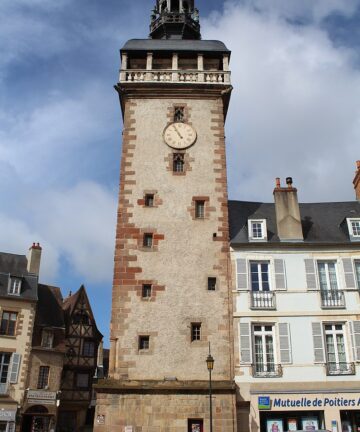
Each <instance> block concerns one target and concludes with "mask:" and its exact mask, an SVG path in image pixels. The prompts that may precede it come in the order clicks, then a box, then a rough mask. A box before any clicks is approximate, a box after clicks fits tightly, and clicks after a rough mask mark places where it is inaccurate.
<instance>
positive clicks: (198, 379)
mask: <svg viewBox="0 0 360 432" xmlns="http://www.w3.org/2000/svg"><path fill="white" fill-rule="evenodd" d="M194 3H195V2H194V1H193V0H158V1H157V2H156V5H155V8H154V10H153V13H152V15H151V24H150V37H149V39H133V40H129V41H128V42H126V44H125V45H124V47H123V48H122V49H121V70H120V78H119V82H118V83H117V85H116V86H115V88H116V90H117V92H118V94H119V98H120V104H121V110H122V115H123V121H124V128H123V141H122V148H121V174H120V191H119V207H118V217H117V232H116V243H115V260H114V261H115V262H114V279H113V296H112V317H111V349H110V372H109V373H110V377H109V378H108V379H107V380H104V381H100V382H99V383H98V385H97V388H96V391H97V407H96V415H95V430H96V431H97V432H105V431H106V432H113V431H115V430H116V431H126V432H131V431H133V432H135V431H136V432H137V431H141V432H153V431H156V432H168V431H172V432H175V431H176V432H180V431H184V432H186V431H189V432H194V431H196V432H198V431H199V432H200V431H209V430H210V404H209V372H208V369H207V364H206V359H207V356H208V354H209V345H210V346H211V354H212V356H213V358H214V359H215V365H214V369H213V371H212V380H213V381H212V386H213V393H214V395H213V399H212V400H213V410H212V413H213V431H214V432H235V430H236V421H235V418H234V417H235V412H236V401H235V396H236V395H235V385H234V382H233V377H234V373H233V335H232V302H231V284H230V274H231V269H230V259H229V228H228V210H227V199H228V196H227V176H226V155H225V131H224V124H225V119H226V114H227V110H228V105H229V100H230V94H231V90H232V86H231V82H230V71H229V59H230V51H229V50H228V49H227V48H226V46H225V45H224V44H223V43H222V42H220V41H214V40H201V35H200V24H199V14H198V11H197V10H196V8H195V4H194Z"/></svg>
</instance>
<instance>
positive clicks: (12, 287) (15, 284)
mask: <svg viewBox="0 0 360 432" xmlns="http://www.w3.org/2000/svg"><path fill="white" fill-rule="evenodd" d="M21 282H22V280H21V278H15V277H12V278H10V282H9V289H8V294H10V295H20V293H21Z"/></svg>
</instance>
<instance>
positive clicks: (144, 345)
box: [139, 336, 150, 351]
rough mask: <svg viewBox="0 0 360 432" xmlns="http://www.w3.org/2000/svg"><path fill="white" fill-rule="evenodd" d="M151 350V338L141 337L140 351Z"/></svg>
mask: <svg viewBox="0 0 360 432" xmlns="http://www.w3.org/2000/svg"><path fill="white" fill-rule="evenodd" d="M149 348H150V336H140V337H139V350H140V351H144V350H148V349H149Z"/></svg>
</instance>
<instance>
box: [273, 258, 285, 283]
mask: <svg viewBox="0 0 360 432" xmlns="http://www.w3.org/2000/svg"><path fill="white" fill-rule="evenodd" d="M274 269H275V285H276V289H278V290H283V291H285V290H286V275H285V261H284V260H283V259H275V260H274Z"/></svg>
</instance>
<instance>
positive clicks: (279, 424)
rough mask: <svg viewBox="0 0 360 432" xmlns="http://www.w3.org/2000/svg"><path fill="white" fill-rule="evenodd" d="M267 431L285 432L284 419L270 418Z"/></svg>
mask: <svg viewBox="0 0 360 432" xmlns="http://www.w3.org/2000/svg"><path fill="white" fill-rule="evenodd" d="M266 424H267V432H284V426H283V421H282V420H281V419H273V420H268V421H267V422H266Z"/></svg>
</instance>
